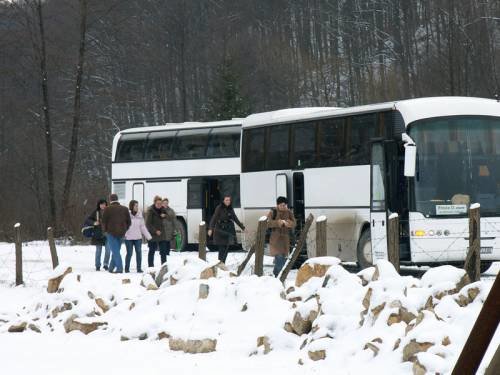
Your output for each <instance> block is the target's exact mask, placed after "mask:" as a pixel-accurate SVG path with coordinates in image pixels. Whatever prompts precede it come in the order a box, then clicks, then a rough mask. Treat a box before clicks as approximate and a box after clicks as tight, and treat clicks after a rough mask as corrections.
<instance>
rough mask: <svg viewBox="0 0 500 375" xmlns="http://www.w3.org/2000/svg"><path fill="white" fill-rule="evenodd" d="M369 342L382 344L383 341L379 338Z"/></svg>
mask: <svg viewBox="0 0 500 375" xmlns="http://www.w3.org/2000/svg"><path fill="white" fill-rule="evenodd" d="M371 342H378V343H379V344H382V343H383V342H384V340H382V339H381V338H380V337H376V338H374V339H373V340H372V341H371Z"/></svg>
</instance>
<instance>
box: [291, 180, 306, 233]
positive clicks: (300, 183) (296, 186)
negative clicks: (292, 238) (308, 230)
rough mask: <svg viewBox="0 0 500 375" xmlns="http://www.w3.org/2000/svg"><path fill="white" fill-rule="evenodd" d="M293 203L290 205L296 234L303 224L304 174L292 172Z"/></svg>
mask: <svg viewBox="0 0 500 375" xmlns="http://www.w3.org/2000/svg"><path fill="white" fill-rule="evenodd" d="M292 181H293V201H292V202H291V205H292V207H293V213H294V216H295V220H296V221H297V227H296V230H295V232H296V233H297V234H298V233H300V231H301V230H302V228H303V227H304V223H305V220H306V219H305V204H304V193H305V192H304V173H302V172H294V173H293V179H292Z"/></svg>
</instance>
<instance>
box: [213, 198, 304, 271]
mask: <svg viewBox="0 0 500 375" xmlns="http://www.w3.org/2000/svg"><path fill="white" fill-rule="evenodd" d="M267 223H268V228H269V229H270V231H271V235H270V237H269V251H270V255H271V256H274V269H273V274H274V276H276V277H277V276H278V274H279V273H280V271H281V269H282V268H283V266H284V265H285V262H286V259H287V257H288V252H289V251H290V232H291V231H293V230H294V229H295V226H296V221H295V217H294V215H293V213H292V211H291V210H290V209H289V208H288V200H287V199H286V198H285V197H278V199H277V200H276V207H275V208H272V209H271V210H270V211H269V213H268V214H267ZM234 224H236V225H238V226H239V227H240V228H241V230H243V231H245V226H244V225H243V224H242V223H241V222H240V220H239V219H238V217H237V216H236V214H235V212H234V209H233V207H232V205H231V197H230V196H228V195H227V196H225V197H224V199H223V201H222V203H221V204H220V205H218V206H217V208H216V209H215V212H214V215H213V216H212V219H211V220H210V224H209V227H208V228H209V229H208V236H209V237H211V236H213V244H214V245H216V246H217V250H218V252H219V260H220V261H221V262H224V263H225V262H226V258H227V253H228V249H229V246H231V245H234V244H235V243H236V231H235V228H234Z"/></svg>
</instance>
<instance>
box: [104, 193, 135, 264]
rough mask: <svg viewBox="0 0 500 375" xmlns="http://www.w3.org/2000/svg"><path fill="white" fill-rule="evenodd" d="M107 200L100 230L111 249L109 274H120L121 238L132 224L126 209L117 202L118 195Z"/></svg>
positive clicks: (113, 195) (112, 195)
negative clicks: (107, 203)
mask: <svg viewBox="0 0 500 375" xmlns="http://www.w3.org/2000/svg"><path fill="white" fill-rule="evenodd" d="M109 200H110V203H109V207H107V208H106V209H105V210H104V213H103V215H102V228H103V230H104V231H105V232H106V242H107V243H108V245H109V247H110V249H111V262H110V264H109V272H111V273H122V272H123V262H122V257H121V255H120V248H121V246H122V240H123V237H124V236H125V233H127V230H128V228H129V227H130V225H131V224H132V220H131V219H130V214H129V211H128V209H127V207H125V206H122V205H121V204H120V202H119V201H118V195H116V194H111V195H110V196H109ZM115 269H116V272H115Z"/></svg>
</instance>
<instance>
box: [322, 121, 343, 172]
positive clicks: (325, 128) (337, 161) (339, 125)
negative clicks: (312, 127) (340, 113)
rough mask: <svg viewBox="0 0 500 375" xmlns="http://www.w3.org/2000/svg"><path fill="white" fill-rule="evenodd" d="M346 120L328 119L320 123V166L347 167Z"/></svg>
mask: <svg viewBox="0 0 500 375" xmlns="http://www.w3.org/2000/svg"><path fill="white" fill-rule="evenodd" d="M344 130H345V120H344V119H340V118H339V119H327V120H321V121H320V123H319V133H318V147H319V165H320V166H322V167H334V166H337V165H345V162H346V160H345V137H344V134H345V131H344Z"/></svg>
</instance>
